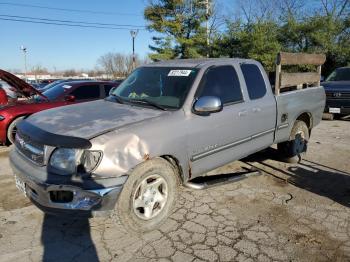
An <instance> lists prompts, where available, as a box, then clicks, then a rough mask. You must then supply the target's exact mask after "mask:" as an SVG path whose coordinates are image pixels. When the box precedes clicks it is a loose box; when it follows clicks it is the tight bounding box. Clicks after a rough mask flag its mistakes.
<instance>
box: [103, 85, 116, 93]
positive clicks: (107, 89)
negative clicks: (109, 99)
mask: <svg viewBox="0 0 350 262" xmlns="http://www.w3.org/2000/svg"><path fill="white" fill-rule="evenodd" d="M113 87H114V86H112V85H104V88H105V93H106V96H109V92H110V91H111V89H112V88H113Z"/></svg>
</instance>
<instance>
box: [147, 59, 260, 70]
mask: <svg viewBox="0 0 350 262" xmlns="http://www.w3.org/2000/svg"><path fill="white" fill-rule="evenodd" d="M253 61H254V62H255V60H252V59H241V58H198V59H173V60H164V61H159V62H154V63H150V64H147V65H145V66H147V67H153V66H159V67H168V66H169V67H172V66H176V67H192V68H193V67H197V68H201V67H204V66H207V65H208V64H209V65H212V64H216V63H224V62H230V63H232V62H234V63H242V62H253Z"/></svg>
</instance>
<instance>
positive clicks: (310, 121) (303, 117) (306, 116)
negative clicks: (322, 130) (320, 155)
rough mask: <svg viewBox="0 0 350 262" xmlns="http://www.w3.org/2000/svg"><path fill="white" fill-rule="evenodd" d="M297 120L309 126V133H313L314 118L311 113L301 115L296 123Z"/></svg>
mask: <svg viewBox="0 0 350 262" xmlns="http://www.w3.org/2000/svg"><path fill="white" fill-rule="evenodd" d="M297 120H299V121H303V122H304V123H305V124H306V125H307V127H308V129H309V131H311V129H312V127H313V118H312V114H311V113H310V112H304V113H301V114H300V115H299V116H298V117H297V118H296V119H295V121H297Z"/></svg>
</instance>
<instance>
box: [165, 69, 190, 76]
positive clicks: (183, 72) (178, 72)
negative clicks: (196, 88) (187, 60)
mask: <svg viewBox="0 0 350 262" xmlns="http://www.w3.org/2000/svg"><path fill="white" fill-rule="evenodd" d="M191 71H192V70H170V72H169V74H168V76H189V75H190V74H191Z"/></svg>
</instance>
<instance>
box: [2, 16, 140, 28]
mask: <svg viewBox="0 0 350 262" xmlns="http://www.w3.org/2000/svg"><path fill="white" fill-rule="evenodd" d="M0 17H6V18H16V19H18V18H19V19H26V20H39V21H48V22H55V23H56V22H59V23H69V24H82V25H97V26H117V27H124V26H125V27H132V28H145V26H143V25H130V24H108V23H96V22H86V21H72V20H57V19H49V18H41V17H32V16H17V15H4V14H0Z"/></svg>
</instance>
